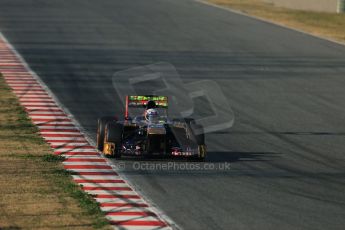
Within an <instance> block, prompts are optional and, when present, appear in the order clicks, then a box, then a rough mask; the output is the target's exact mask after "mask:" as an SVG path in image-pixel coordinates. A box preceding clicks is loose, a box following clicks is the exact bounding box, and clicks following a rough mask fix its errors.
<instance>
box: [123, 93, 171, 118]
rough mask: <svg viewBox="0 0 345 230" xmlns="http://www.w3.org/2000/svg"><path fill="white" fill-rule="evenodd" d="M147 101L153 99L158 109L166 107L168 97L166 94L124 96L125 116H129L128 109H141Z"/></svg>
mask: <svg viewBox="0 0 345 230" xmlns="http://www.w3.org/2000/svg"><path fill="white" fill-rule="evenodd" d="M148 101H154V102H155V103H156V106H157V108H158V109H168V97H167V96H155V95H145V96H126V111H125V117H126V118H128V117H129V109H131V108H133V109H139V108H141V109H143V108H145V107H146V105H147V102H148Z"/></svg>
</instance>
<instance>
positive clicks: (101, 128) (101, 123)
mask: <svg viewBox="0 0 345 230" xmlns="http://www.w3.org/2000/svg"><path fill="white" fill-rule="evenodd" d="M112 121H116V118H115V117H111V116H105V117H101V118H99V119H98V123H97V149H98V150H99V151H103V146H104V133H105V126H106V124H107V123H108V122H112Z"/></svg>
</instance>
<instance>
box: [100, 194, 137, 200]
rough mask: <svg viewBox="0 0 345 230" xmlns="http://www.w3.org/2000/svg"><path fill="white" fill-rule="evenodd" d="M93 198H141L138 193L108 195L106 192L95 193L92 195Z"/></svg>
mask: <svg viewBox="0 0 345 230" xmlns="http://www.w3.org/2000/svg"><path fill="white" fill-rule="evenodd" d="M94 197H95V198H100V199H102V198H114V199H118V198H124V199H141V197H140V196H138V195H108V194H97V195H95V196H94Z"/></svg>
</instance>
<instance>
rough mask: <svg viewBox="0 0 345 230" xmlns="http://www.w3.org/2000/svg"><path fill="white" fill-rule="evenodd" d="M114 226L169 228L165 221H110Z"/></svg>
mask: <svg viewBox="0 0 345 230" xmlns="http://www.w3.org/2000/svg"><path fill="white" fill-rule="evenodd" d="M110 224H112V225H121V226H126V225H128V226H160V227H166V226H168V225H167V224H166V223H165V222H163V221H145V220H125V221H110Z"/></svg>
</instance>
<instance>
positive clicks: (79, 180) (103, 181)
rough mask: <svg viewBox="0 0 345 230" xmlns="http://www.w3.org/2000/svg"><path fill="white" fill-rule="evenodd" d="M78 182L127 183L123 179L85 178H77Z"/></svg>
mask: <svg viewBox="0 0 345 230" xmlns="http://www.w3.org/2000/svg"><path fill="white" fill-rule="evenodd" d="M74 181H75V182H77V183H125V181H123V180H84V179H75V180H74Z"/></svg>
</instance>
